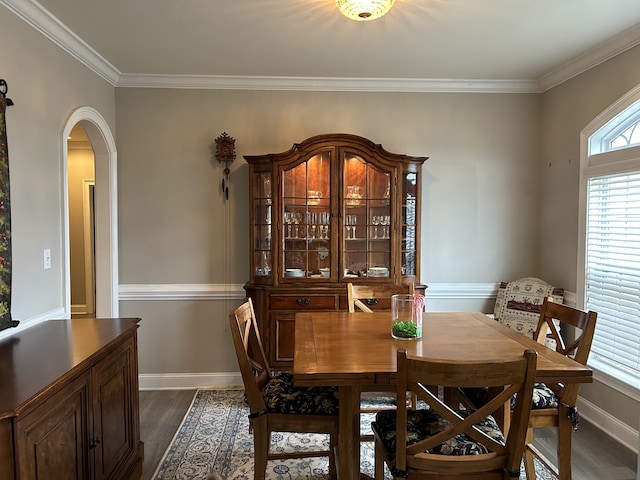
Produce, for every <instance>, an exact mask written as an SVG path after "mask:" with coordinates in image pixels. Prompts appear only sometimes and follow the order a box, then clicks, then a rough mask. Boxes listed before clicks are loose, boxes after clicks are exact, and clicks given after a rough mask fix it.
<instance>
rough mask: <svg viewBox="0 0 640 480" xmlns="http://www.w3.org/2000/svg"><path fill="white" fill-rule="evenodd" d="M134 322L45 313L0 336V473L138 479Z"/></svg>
mask: <svg viewBox="0 0 640 480" xmlns="http://www.w3.org/2000/svg"><path fill="white" fill-rule="evenodd" d="M139 321H140V319H138V318H105V319H77V320H50V321H47V322H43V323H41V324H39V325H36V326H34V327H31V328H28V329H26V330H23V331H21V332H18V333H16V334H14V335H13V336H10V337H7V338H4V339H2V340H0V478H2V479H15V480H18V479H20V480H27V479H28V480H31V479H34V480H35V479H54V478H55V479H57V478H60V479H63V478H64V479H65V480H84V479H88V480H120V479H139V478H140V476H141V473H142V459H143V444H142V442H141V441H140V414H139V410H140V408H139V407H140V405H139V395H138V352H137V328H138V322H139Z"/></svg>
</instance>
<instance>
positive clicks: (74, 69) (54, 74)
mask: <svg viewBox="0 0 640 480" xmlns="http://www.w3.org/2000/svg"><path fill="white" fill-rule="evenodd" d="M0 45H3V48H2V57H1V58H2V60H1V62H0V66H1V69H0V77H1V78H4V79H5V80H6V81H7V83H8V85H9V97H10V98H11V99H12V100H13V101H14V103H15V105H14V106H12V107H9V108H8V110H7V136H8V147H9V161H10V167H9V168H10V175H11V221H12V239H13V252H12V256H13V266H14V268H13V291H12V312H13V317H14V318H15V319H17V320H22V321H23V322H28V321H29V320H30V319H33V318H35V317H39V316H40V317H42V316H45V317H46V316H49V315H60V314H63V315H64V314H67V313H68V312H64V310H63V308H64V303H65V291H66V289H65V285H64V272H63V265H62V258H63V257H62V256H63V243H62V239H63V238H64V232H63V204H62V201H63V192H62V190H63V183H62V173H63V167H64V162H65V159H63V158H62V149H63V144H62V142H63V139H62V133H63V129H64V127H65V124H66V122H67V119H68V118H69V116H70V115H71V114H72V112H73V111H74V110H76V109H77V108H79V107H82V106H88V107H92V108H94V109H95V110H97V111H98V112H100V114H101V115H102V116H103V117H104V119H105V120H106V122H107V123H108V124H109V125H110V127H111V129H112V131H114V130H115V103H114V88H113V87H112V86H110V85H109V84H108V83H107V82H106V81H104V80H102V79H101V78H100V77H98V76H97V75H96V74H95V73H93V72H91V71H90V70H88V69H87V68H86V67H84V66H83V65H81V64H80V63H79V62H78V61H77V60H75V59H73V58H72V57H71V56H70V55H69V54H67V53H65V52H64V51H63V50H62V49H60V48H59V47H57V46H56V45H55V44H53V43H52V42H51V41H50V40H47V39H46V38H45V37H44V36H43V35H41V34H40V33H38V32H37V31H36V30H35V29H33V28H32V27H30V26H29V25H27V24H26V23H25V22H23V21H22V20H20V19H18V18H17V17H16V16H15V15H14V14H12V13H11V12H10V11H9V10H7V9H6V8H5V7H0ZM64 141H66V139H64ZM47 248H49V249H51V257H52V268H51V269H49V270H44V269H43V260H42V257H43V250H44V249H47Z"/></svg>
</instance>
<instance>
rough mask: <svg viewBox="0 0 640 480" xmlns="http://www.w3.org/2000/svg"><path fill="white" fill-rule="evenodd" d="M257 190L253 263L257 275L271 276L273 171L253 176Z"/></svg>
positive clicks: (254, 189) (255, 190)
mask: <svg viewBox="0 0 640 480" xmlns="http://www.w3.org/2000/svg"><path fill="white" fill-rule="evenodd" d="M253 181H254V182H255V183H254V184H253V186H252V188H253V192H255V195H256V196H255V201H254V211H253V217H254V218H253V229H254V231H253V238H254V241H255V243H256V244H255V245H254V248H253V252H254V258H253V264H254V266H255V267H254V268H255V275H256V277H270V276H271V275H272V271H273V259H272V250H271V246H272V239H273V236H272V235H273V231H272V219H273V216H272V213H273V212H272V210H271V209H272V207H273V204H272V201H271V200H272V196H273V193H272V192H273V190H272V185H271V183H272V182H271V173H270V172H260V173H258V174H256V175H254V176H253Z"/></svg>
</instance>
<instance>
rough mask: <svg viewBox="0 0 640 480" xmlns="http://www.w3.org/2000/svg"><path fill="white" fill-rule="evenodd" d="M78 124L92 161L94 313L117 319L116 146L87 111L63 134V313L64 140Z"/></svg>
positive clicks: (66, 243) (67, 255) (78, 114)
mask: <svg viewBox="0 0 640 480" xmlns="http://www.w3.org/2000/svg"><path fill="white" fill-rule="evenodd" d="M76 124H78V125H79V126H80V127H82V129H83V130H84V131H85V133H86V135H87V137H88V138H89V141H90V142H91V146H92V148H93V153H94V161H95V209H94V212H95V216H94V218H95V243H94V245H95V297H96V303H95V310H96V316H98V317H117V316H118V310H119V309H118V232H117V189H116V173H117V167H116V160H117V152H116V147H115V142H114V140H113V136H112V135H111V131H110V129H109V126H108V124H107V122H106V121H105V120H104V118H103V117H102V115H100V113H98V112H97V111H96V110H95V109H93V108H90V107H80V108H78V109H77V110H75V111H74V112H73V113H72V114H71V116H70V117H69V119H68V120H67V123H66V125H65V127H64V131H63V132H62V138H63V141H62V145H63V158H64V166H63V169H64V171H63V172H62V173H63V174H62V178H63V179H64V180H63V182H64V189H63V196H64V198H63V205H64V246H63V252H64V255H65V258H64V266H65V268H64V272H65V273H64V275H65V311H66V312H67V313H68V314H69V316H70V315H71V273H70V250H69V248H70V243H69V185H68V161H67V159H68V146H67V138H68V137H69V135H70V133H71V130H73V127H74V126H75V125H76Z"/></svg>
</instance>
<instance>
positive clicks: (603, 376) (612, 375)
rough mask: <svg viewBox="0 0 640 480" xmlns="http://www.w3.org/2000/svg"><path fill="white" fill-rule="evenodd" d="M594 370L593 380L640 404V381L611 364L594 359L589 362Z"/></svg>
mask: <svg viewBox="0 0 640 480" xmlns="http://www.w3.org/2000/svg"><path fill="white" fill-rule="evenodd" d="M589 367H591V368H592V369H593V379H594V380H597V381H599V382H601V383H603V384H605V385H607V386H608V387H611V388H613V389H614V390H616V391H618V392H620V393H622V394H624V395H627V396H628V397H630V398H632V399H634V400H635V401H637V402H640V379H638V378H637V377H636V376H633V375H630V374H628V373H626V372H624V371H623V370H620V369H619V368H613V367H612V366H611V364H610V363H608V362H605V361H602V360H599V359H597V358H596V359H593V360H590V361H589Z"/></svg>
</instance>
